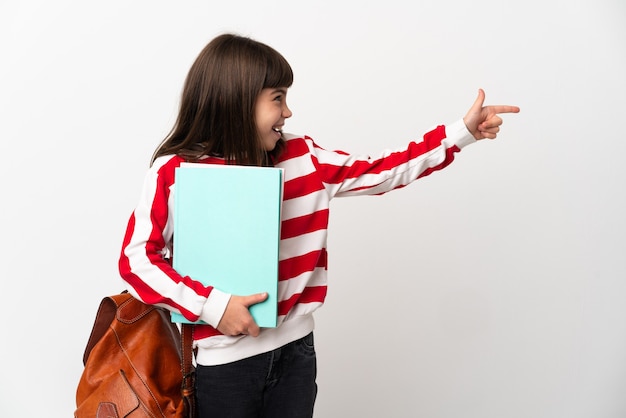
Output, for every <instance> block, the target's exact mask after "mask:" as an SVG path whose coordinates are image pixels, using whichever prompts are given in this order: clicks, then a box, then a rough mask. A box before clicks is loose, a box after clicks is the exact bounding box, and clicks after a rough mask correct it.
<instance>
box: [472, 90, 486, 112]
mask: <svg viewBox="0 0 626 418" xmlns="http://www.w3.org/2000/svg"><path fill="white" fill-rule="evenodd" d="M484 103H485V91H484V90H483V89H478V97H476V100H475V101H474V104H473V105H472V108H471V109H470V112H472V111H473V112H480V110H481V109H482V108H483V104H484Z"/></svg>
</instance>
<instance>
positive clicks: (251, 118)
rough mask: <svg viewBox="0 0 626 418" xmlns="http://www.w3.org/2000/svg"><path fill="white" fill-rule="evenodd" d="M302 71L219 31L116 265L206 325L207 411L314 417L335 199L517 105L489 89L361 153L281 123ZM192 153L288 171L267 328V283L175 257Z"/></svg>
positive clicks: (143, 295)
mask: <svg viewBox="0 0 626 418" xmlns="http://www.w3.org/2000/svg"><path fill="white" fill-rule="evenodd" d="M292 81H293V73H292V70H291V67H290V66H289V64H288V63H287V61H286V60H285V59H284V58H283V56H282V55H280V54H279V53H278V52H277V51H275V50H274V49H272V48H270V47H269V46H267V45H264V44H262V43H259V42H256V41H254V40H251V39H249V38H246V37H241V36H236V35H230V34H225V35H221V36H218V37H217V38H215V39H213V40H212V41H211V42H210V43H209V44H208V45H207V46H206V47H205V48H204V49H203V50H202V52H201V53H200V55H199V56H198V57H197V59H196V61H195V62H194V63H193V65H192V67H191V69H190V71H189V74H188V75H187V78H186V81H185V85H184V89H183V92H182V98H181V103H180V111H179V113H178V118H177V120H176V122H175V125H174V127H173V129H172V131H171V133H170V134H169V135H168V136H167V137H166V138H165V140H164V141H163V142H162V143H161V144H160V145H159V147H158V148H157V149H156V151H155V153H154V156H153V159H152V163H151V167H150V169H149V170H148V172H147V175H146V177H145V182H144V186H143V191H142V193H141V197H140V200H139V203H138V205H137V207H136V208H135V210H134V212H133V213H132V215H131V217H130V221H129V223H128V228H127V231H126V234H125V237H124V243H123V248H122V252H121V257H120V261H119V268H120V273H121V276H122V278H123V279H124V280H125V281H126V282H127V285H128V290H129V292H130V293H131V294H133V295H134V296H135V297H137V298H138V299H140V300H142V301H143V302H145V303H148V304H154V305H158V306H162V307H165V308H167V309H169V310H171V311H173V312H177V313H180V314H182V315H183V316H184V317H185V318H187V319H188V320H191V321H197V320H202V321H204V322H205V323H207V324H208V325H197V326H196V327H195V335H194V339H195V345H196V347H197V350H198V351H197V356H196V361H197V369H196V386H197V388H196V393H197V402H198V412H199V416H200V417H289V418H299V417H311V416H312V415H313V405H314V402H315V397H316V394H317V385H316V382H315V378H316V357H315V349H314V345H313V334H312V331H313V328H314V323H313V312H314V311H315V310H316V309H318V308H319V307H320V306H322V304H323V303H324V299H325V297H326V284H327V276H326V271H327V252H326V236H327V228H328V218H329V203H330V200H331V199H332V198H334V197H342V196H357V195H376V194H382V193H385V192H389V191H391V190H394V189H397V188H400V187H403V186H406V185H408V184H409V183H411V182H412V181H414V180H416V179H418V178H420V177H422V176H425V175H428V174H430V173H432V172H433V171H436V170H440V169H442V168H444V167H446V166H447V165H448V164H450V163H451V162H452V160H453V159H454V155H455V153H457V152H459V151H460V150H461V149H462V148H463V147H465V146H467V145H469V144H473V143H474V142H476V141H477V140H480V139H483V138H490V139H493V138H495V137H496V135H497V134H498V133H499V131H500V125H501V124H502V119H501V118H500V117H499V116H498V114H499V113H511V112H512V113H517V112H518V111H519V108H518V107H515V106H483V101H484V98H485V95H484V92H483V91H482V90H479V92H478V98H477V99H476V101H475V102H474V104H473V105H472V106H471V108H470V110H469V111H468V113H467V114H466V115H465V117H464V118H463V119H461V120H459V121H457V122H454V123H452V124H450V125H447V126H443V125H442V126H438V127H437V128H435V129H434V130H432V131H431V132H428V133H426V134H425V135H424V136H423V138H422V140H421V141H419V142H411V143H409V144H408V145H407V147H406V148H404V149H400V150H397V151H395V152H385V153H383V154H381V155H379V156H377V157H374V158H371V157H365V156H355V155H350V154H347V153H344V152H338V151H329V150H326V149H324V148H322V147H321V146H319V145H318V144H317V143H316V142H315V141H314V140H313V139H312V138H310V137H308V136H302V135H291V134H287V133H284V132H283V127H284V125H285V121H286V120H287V119H288V118H289V117H291V115H292V113H291V110H290V109H289V108H288V107H287V101H286V99H287V90H288V88H289V87H290V86H291V84H292ZM184 161H192V162H197V163H203V164H241V165H256V166H275V167H281V168H283V169H284V180H285V183H284V193H283V209H282V218H281V241H280V249H279V285H278V326H277V327H276V328H264V329H260V328H259V327H258V326H257V325H256V324H255V322H254V320H253V319H252V317H251V315H250V312H249V310H248V308H249V307H250V306H251V305H253V304H256V303H259V302H262V301H263V300H264V299H265V298H266V297H267V295H266V294H265V293H262V294H254V295H231V294H227V293H225V292H224V291H222V290H220V289H217V288H214V287H212V286H205V285H203V284H201V283H200V282H199V281H197V280H195V279H194V278H193V277H187V276H182V275H180V274H179V273H177V272H176V271H175V270H174V269H173V268H172V266H171V264H170V263H169V261H168V260H169V258H170V256H171V252H172V248H173V232H172V231H173V193H172V192H173V190H174V188H175V179H174V169H175V168H176V167H178V166H179V165H180V164H181V162H184ZM250 210H254V208H251V209H250Z"/></svg>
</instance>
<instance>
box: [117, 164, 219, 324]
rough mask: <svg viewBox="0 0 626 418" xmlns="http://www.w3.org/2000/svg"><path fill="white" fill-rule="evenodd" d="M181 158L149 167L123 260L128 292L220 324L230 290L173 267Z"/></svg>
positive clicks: (193, 318) (128, 230) (194, 318)
mask: <svg viewBox="0 0 626 418" xmlns="http://www.w3.org/2000/svg"><path fill="white" fill-rule="evenodd" d="M178 164H179V162H177V161H176V157H170V158H169V159H166V160H163V159H161V160H157V161H155V163H154V164H153V166H152V167H151V168H150V169H149V170H148V172H147V174H146V176H145V179H144V184H143V188H142V191H141V194H140V199H139V202H138V204H137V206H136V207H135V210H134V211H133V213H132V214H131V216H130V219H129V221H128V226H127V228H126V234H125V236H124V242H123V244H122V251H121V254H120V260H119V271H120V275H121V276H122V279H124V280H125V281H126V282H127V284H128V291H129V292H130V293H131V294H132V295H133V296H135V297H137V298H138V299H139V300H141V301H143V302H144V303H147V304H151V305H157V306H161V307H165V308H167V309H169V310H171V311H173V312H177V313H180V314H181V315H183V316H184V317H185V318H186V319H187V320H189V321H194V322H195V321H197V320H203V321H204V322H206V323H208V324H209V325H211V326H213V327H217V325H218V324H219V321H220V320H221V318H222V316H223V314H224V311H225V310H226V306H227V304H228V301H229V300H230V296H231V295H230V294H227V293H224V292H222V291H220V290H218V289H215V288H213V287H211V286H205V285H203V284H202V283H201V282H199V281H196V280H193V279H192V278H191V277H188V276H181V275H180V274H179V273H178V272H177V271H176V270H174V268H173V267H172V266H171V263H170V260H171V257H170V255H171V253H172V239H173V228H172V226H173V223H172V219H173V216H172V215H173V214H172V209H173V193H172V190H173V187H172V186H173V183H174V168H175V167H176V166H177V165H178Z"/></svg>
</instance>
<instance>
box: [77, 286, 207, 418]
mask: <svg viewBox="0 0 626 418" xmlns="http://www.w3.org/2000/svg"><path fill="white" fill-rule="evenodd" d="M192 339H193V337H192V325H182V333H181V332H180V331H179V329H178V327H177V326H176V325H175V324H173V323H172V322H171V320H170V314H169V312H168V311H167V310H165V309H162V308H158V307H156V306H152V305H146V304H144V303H142V302H141V301H139V300H137V299H135V298H134V297H133V296H131V295H130V294H129V293H126V292H123V293H121V294H118V295H114V296H108V297H105V298H104V299H102V302H101V303H100V307H99V309H98V313H97V315H96V320H95V322H94V325H93V329H92V331H91V335H90V337H89V341H88V343H87V347H86V349H85V354H84V356H83V364H84V365H85V369H84V371H83V373H82V376H81V378H80V381H79V383H78V388H77V390H76V407H77V409H76V411H75V412H74V417H75V418H87V417H89V418H94V417H96V418H105V417H106V418H117V417H167V418H172V417H175V418H183V417H184V418H192V417H194V414H195V404H194V393H193V389H194V367H193V364H192V356H193V352H192V348H191V345H192Z"/></svg>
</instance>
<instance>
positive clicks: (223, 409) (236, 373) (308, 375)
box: [196, 333, 317, 418]
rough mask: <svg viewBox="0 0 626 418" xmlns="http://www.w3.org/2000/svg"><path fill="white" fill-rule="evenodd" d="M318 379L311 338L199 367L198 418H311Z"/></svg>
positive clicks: (197, 390)
mask: <svg viewBox="0 0 626 418" xmlns="http://www.w3.org/2000/svg"><path fill="white" fill-rule="evenodd" d="M316 374H317V360H316V356H315V347H314V345H313V333H311V334H309V335H307V336H306V337H303V338H301V339H299V340H296V341H293V342H291V343H289V344H286V345H284V346H283V347H280V348H278V349H276V350H273V351H270V352H267V353H263V354H259V355H256V356H253V357H250V358H246V359H243V360H239V361H236V362H233V363H228V364H223V365H219V366H201V365H198V367H197V368H196V402H197V408H198V417H199V418H205V417H207V418H213V417H219V418H283V417H284V418H311V417H312V416H313V405H314V403H315V397H316V395H317V384H316V383H315V378H316Z"/></svg>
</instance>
